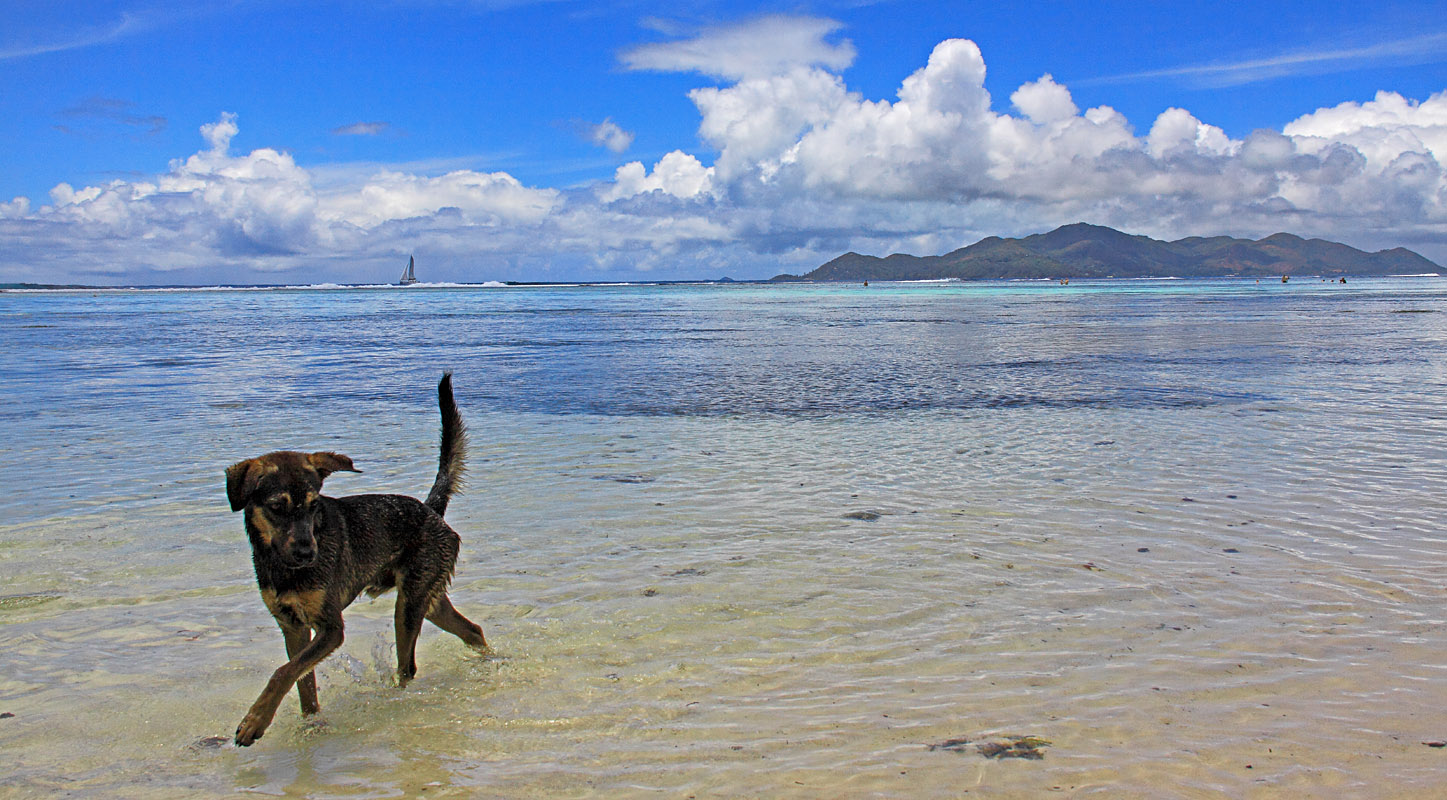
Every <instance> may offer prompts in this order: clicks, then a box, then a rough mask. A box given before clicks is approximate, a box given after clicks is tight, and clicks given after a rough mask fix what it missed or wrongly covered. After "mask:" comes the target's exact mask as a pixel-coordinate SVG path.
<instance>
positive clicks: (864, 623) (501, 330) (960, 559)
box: [0, 280, 1447, 797]
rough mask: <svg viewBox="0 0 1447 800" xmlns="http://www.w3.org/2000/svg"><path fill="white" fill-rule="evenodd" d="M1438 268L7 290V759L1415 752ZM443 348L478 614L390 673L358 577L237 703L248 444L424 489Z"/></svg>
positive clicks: (452, 779)
mask: <svg viewBox="0 0 1447 800" xmlns="http://www.w3.org/2000/svg"><path fill="white" fill-rule="evenodd" d="M1444 297H1447V294H1444V292H1443V291H1442V289H1441V288H1440V284H1439V283H1438V282H1436V281H1427V280H1413V281H1406V280H1395V281H1387V280H1381V281H1357V282H1354V283H1353V284H1351V285H1350V286H1349V287H1347V286H1336V285H1333V286H1331V288H1330V290H1328V289H1327V288H1326V287H1325V286H1323V287H1314V286H1311V285H1303V286H1299V287H1298V286H1295V285H1293V286H1290V287H1286V288H1283V287H1281V286H1279V285H1278V286H1271V287H1269V288H1268V287H1266V286H1257V285H1254V284H1246V283H1230V282H1220V283H1210V282H1202V283H1197V282H1173V283H1170V284H1158V283H1151V284H1143V283H1101V284H1089V283H1085V284H1078V285H1077V283H1072V285H1071V286H1069V287H1068V288H1064V287H1054V286H1051V287H1050V288H1048V289H1047V288H1045V287H1044V286H1042V285H1018V284H1017V285H1003V284H996V285H984V286H973V285H969V286H937V285H936V286H894V287H879V286H874V287H870V289H869V290H863V289H862V288H860V287H756V286H744V287H683V288H675V287H652V288H624V289H597V288H594V289H566V290H563V289H537V290H533V289H527V290H447V291H441V290H439V291H430V292H419V293H410V292H408V293H400V292H386V291H371V292H368V291H357V292H266V293H245V294H239V293H231V294H225V293H217V294H204V293H196V294H186V293H180V294H166V295H153V294H145V293H135V294H110V295H106V296H102V297H96V298H92V297H90V296H88V295H85V294H70V293H66V294H56V295H25V296H13V295H0V330H4V332H5V334H6V336H7V338H8V340H9V341H11V342H12V343H15V344H14V345H13V346H12V348H11V350H10V352H11V354H12V355H11V358H9V359H7V360H6V361H4V362H3V367H0V369H3V372H0V374H3V379H4V384H5V386H6V388H7V391H6V392H5V393H4V396H3V397H0V416H3V417H4V424H5V425H6V427H7V431H8V433H7V436H6V437H5V439H4V441H3V443H0V456H3V457H0V469H3V470H4V474H3V477H4V480H5V483H6V486H7V488H9V489H10V491H9V492H7V493H6V496H5V497H4V498H3V500H0V506H3V518H0V519H3V521H0V575H3V578H4V580H3V583H4V587H3V588H0V714H13V715H14V716H11V717H5V718H0V747H3V748H4V751H5V753H6V757H7V758H6V760H7V762H8V763H7V767H8V769H7V770H5V773H6V774H4V775H0V795H14V796H31V795H45V794H63V793H69V794H71V795H74V796H82V797H87V796H89V797H112V796H133V797H181V796H186V797H191V796H234V795H235V794H237V793H239V792H258V793H263V794H271V795H278V796H282V795H302V796H319V797H320V796H327V797H330V796H338V795H345V796H362V797H371V796H397V795H402V796H475V795H479V794H481V795H488V796H539V795H545V796H553V795H557V796H565V797H566V796H589V795H594V794H617V795H633V794H639V795H641V794H649V793H657V792H662V793H666V794H669V795H686V794H692V793H702V794H709V795H715V796H763V795H766V796H778V795H785V796H788V795H793V796H801V797H816V796H871V795H873V796H911V797H913V796H923V797H956V796H959V795H961V794H963V793H965V792H966V790H968V793H969V794H970V795H984V796H997V797H1034V796H1040V795H1041V794H1046V793H1056V792H1059V793H1064V794H1068V795H1090V794H1097V795H1101V796H1121V795H1126V796H1150V797H1205V796H1217V795H1219V794H1225V795H1229V796H1257V795H1260V796H1283V797H1285V796H1301V795H1316V796H1332V795H1351V796H1380V797H1387V796H1399V795H1401V794H1403V793H1409V794H1419V795H1420V794H1422V793H1424V792H1431V791H1433V790H1435V789H1437V788H1438V787H1440V786H1442V785H1443V783H1444V781H1447V766H1444V762H1443V761H1442V758H1443V751H1442V750H1439V749H1436V748H1433V747H1429V746H1427V745H1424V744H1423V742H1428V741H1440V740H1443V739H1447V715H1444V713H1443V712H1442V710H1441V709H1442V708H1443V707H1444V700H1447V691H1444V690H1443V689H1442V686H1443V685H1444V684H1443V680H1442V678H1443V677H1444V676H1443V675H1442V674H1441V673H1442V671H1443V667H1442V666H1441V665H1443V664H1444V663H1447V659H1444V655H1447V654H1444V652H1443V646H1442V635H1441V634H1442V632H1443V628H1444V611H1443V603H1442V600H1443V597H1442V588H1441V576H1442V574H1443V567H1444V563H1447V541H1444V536H1443V533H1442V528H1441V524H1440V521H1441V520H1442V519H1443V518H1444V514H1443V511H1444V504H1447V500H1444V499H1443V497H1444V493H1443V492H1442V488H1443V487H1442V477H1441V476H1442V475H1443V474H1444V470H1443V467H1444V463H1443V462H1444V453H1447V450H1444V448H1443V447H1442V445H1441V442H1442V441H1443V437H1442V434H1443V432H1444V431H1443V429H1444V426H1447V422H1444V415H1443V414H1442V413H1441V412H1440V398H1441V397H1442V396H1443V393H1442V389H1443V382H1444V372H1443V366H1444V364H1447V317H1444V316H1443V315H1441V314H1440V313H1410V314H1404V313H1393V312H1397V311H1402V310H1411V311H1428V312H1440V311H1443V310H1447V302H1444ZM42 324H43V325H47V326H50V327H35V326H36V325H42ZM17 353H24V354H25V356H26V357H25V358H16V357H15V355H16V354H17ZM444 368H450V369H455V370H456V371H457V378H456V381H457V388H458V396H459V402H460V403H461V405H462V407H463V411H464V414H465V415H466V416H467V418H468V420H469V422H470V424H471V425H472V428H473V431H474V435H473V441H474V450H473V457H472V466H473V469H472V484H471V485H472V488H471V490H470V491H469V492H468V493H467V494H465V495H463V496H461V497H460V498H458V500H457V501H456V502H455V503H454V504H453V506H452V508H451V509H449V519H450V520H451V521H452V523H453V524H454V526H455V527H456V528H457V529H458V530H459V531H460V532H461V533H462V535H463V539H464V544H463V555H462V558H461V560H460V562H459V565H458V570H457V578H456V581H455V583H454V592H453V596H454V600H455V602H456V604H457V605H458V607H459V608H460V609H461V610H462V611H463V612H464V613H465V614H467V615H468V616H470V617H472V618H473V619H475V620H477V621H478V622H480V623H481V624H482V625H483V626H484V628H485V629H486V631H487V635H488V639H489V641H490V642H492V643H493V646H494V647H495V648H496V650H495V652H494V653H493V654H492V655H491V656H490V657H480V656H478V655H476V654H473V653H471V652H470V651H468V650H467V649H466V648H465V647H463V646H462V645H461V644H459V643H458V642H456V641H455V640H454V639H453V638H452V637H450V636H446V635H441V634H439V633H438V632H437V631H435V630H434V629H430V628H429V629H428V630H426V631H425V632H424V635H423V640H422V643H421V646H420V650H419V656H418V663H419V670H420V671H419V675H418V678H417V680H416V681H415V682H414V683H413V684H412V685H410V686H409V687H408V688H407V689H406V690H398V689H396V688H394V687H393V686H392V676H391V670H392V662H393V659H394V654H393V651H392V634H391V597H390V596H387V597H383V598H381V599H379V600H376V601H369V602H362V603H359V604H358V605H356V606H354V607H353V608H351V609H350V610H349V611H348V614H347V622H348V630H347V637H348V638H347V642H346V644H345V645H344V646H343V649H342V652H341V653H340V654H338V655H336V656H333V657H332V658H330V659H328V661H327V662H325V663H324V664H323V666H322V668H321V669H320V671H319V679H320V685H321V699H322V707H323V712H322V714H321V715H320V716H319V718H318V719H317V720H315V721H308V722H304V721H302V720H301V718H300V715H299V714H298V713H297V708H296V705H295V701H294V700H292V699H289V700H288V702H287V704H285V705H283V707H282V709H281V711H280V713H279V714H278V716H277V721H276V723H275V724H274V725H273V727H272V728H271V730H270V731H269V732H268V734H267V736H266V738H264V739H263V740H261V741H260V742H259V743H258V744H257V745H256V746H254V747H252V748H250V749H245V750H242V749H237V748H234V747H232V746H230V745H221V746H217V745H216V743H215V742H213V741H207V740H208V737H217V736H222V737H229V735H230V733H231V731H232V729H233V728H234V727H235V725H236V723H237V722H238V721H239V719H240V716H241V714H242V713H244V711H245V709H246V707H247V706H248V705H249V704H250V702H251V701H252V700H253V699H254V698H255V696H256V694H257V692H259V691H260V689H261V686H262V684H263V683H264V681H265V679H266V677H267V675H269V673H270V671H271V670H272V669H274V668H275V667H276V666H277V665H278V664H280V663H281V661H282V660H283V658H284V655H283V648H282V643H281V638H280V636H279V634H278V633H277V631H276V628H275V625H274V624H273V623H272V622H271V620H270V618H269V616H268V615H267V614H266V612H265V610H264V608H263V607H262V605H261V603H260V600H259V598H258V597H257V594H256V590H255V587H254V585H253V583H252V581H251V576H250V564H249V555H248V553H247V551H246V544H245V536H244V534H243V533H242V530H241V524H240V521H239V519H238V518H237V517H235V516H234V515H231V514H229V513H227V511H226V505H225V500H224V494H223V487H222V480H221V469H222V468H223V467H224V466H225V465H226V464H228V463H231V462H232V461H234V460H236V459H237V458H240V457H244V456H248V455H255V454H257V453H259V452H263V451H265V450H269V449H275V448H279V447H305V448H309V449H321V448H326V449H336V450H340V451H342V452H346V453H348V454H349V455H351V456H352V457H353V458H354V459H356V461H357V464H358V466H359V467H360V468H362V469H363V470H365V474H362V475H345V476H343V475H337V476H334V478H333V479H332V480H331V481H330V482H329V490H330V491H331V492H332V493H336V494H343V493H351V492H362V491H393V490H396V491H408V492H411V493H418V494H420V493H422V492H424V491H425V488H426V487H427V486H428V485H429V484H430V481H431V474H430V470H431V469H432V468H433V464H434V459H435V451H434V448H435V442H434V439H435V435H436V434H435V431H436V420H435V418H434V416H433V415H434V414H435V411H434V410H433V409H432V406H431V404H432V402H433V398H432V396H431V392H432V387H433V385H434V384H435V379H436V376H437V374H438V373H439V372H440V371H441V370H442V369H444ZM1011 736H1013V737H1026V736H1034V737H1039V738H1041V739H1043V740H1047V741H1048V742H1050V744H1049V746H1048V747H1044V748H1043V749H1042V752H1043V754H1044V757H1043V758H1042V759H1041V760H1027V759H1019V758H1016V759H1008V758H1005V759H998V760H996V759H987V758H985V757H984V756H983V755H981V754H980V753H979V752H977V751H976V750H974V749H972V748H970V747H961V746H953V747H937V748H935V749H931V747H930V746H931V745H939V744H942V743H947V742H950V741H952V740H961V739H963V740H968V741H971V742H976V741H978V742H988V741H991V740H1003V739H1005V738H1007V737H1011Z"/></svg>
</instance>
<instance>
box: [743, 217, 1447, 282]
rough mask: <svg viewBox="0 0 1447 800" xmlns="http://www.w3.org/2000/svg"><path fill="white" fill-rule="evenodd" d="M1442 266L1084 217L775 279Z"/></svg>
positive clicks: (1286, 239) (1396, 252)
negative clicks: (1158, 232)
mask: <svg viewBox="0 0 1447 800" xmlns="http://www.w3.org/2000/svg"><path fill="white" fill-rule="evenodd" d="M1441 269H1442V268H1441V267H1439V266H1437V265H1436V264H1435V263H1433V262H1431V261H1429V260H1427V259H1426V258H1423V257H1422V256H1420V255H1418V254H1417V253H1414V252H1412V251H1411V250H1407V249H1406V248H1402V247H1395V248H1392V249H1391V250H1381V251H1378V252H1375V253H1367V252H1364V251H1362V250H1358V249H1356V248H1355V247H1351V246H1349V245H1345V244H1340V243H1338V242H1328V241H1326V240H1324V239H1303V238H1301V237H1300V236H1293V235H1292V234H1289V233H1277V234H1273V235H1271V236H1267V237H1266V238H1264V239H1257V240H1255V241H1252V240H1250V239H1237V238H1233V237H1230V236H1210V237H1201V236H1192V237H1188V238H1185V239H1177V240H1176V241H1173V242H1163V241H1160V240H1159V239H1152V238H1150V237H1149V236H1136V235H1132V234H1128V233H1122V232H1121V231H1118V230H1116V229H1114V228H1107V227H1104V226H1101V225H1089V224H1086V223H1083V222H1080V223H1076V224H1074V225H1064V226H1062V227H1059V228H1056V229H1055V230H1053V231H1050V232H1049V233H1037V234H1035V235H1033V236H1026V237H1024V238H1021V239H1002V238H1000V237H998V236H991V237H989V238H986V239H981V240H980V241H978V242H976V243H975V244H972V245H970V246H968V247H962V248H960V249H958V250H955V251H953V252H949V253H945V254H944V255H940V256H911V255H903V254H895V255H891V256H886V257H883V258H880V257H878V256H866V255H860V254H859V253H845V254H844V255H842V256H839V257H838V258H836V259H834V260H833V261H830V262H829V263H827V264H824V265H823V266H820V267H818V268H817V269H815V270H813V271H812V272H809V273H807V274H805V275H778V276H776V277H774V278H772V279H771V280H773V281H780V282H786V281H919V280H944V279H951V278H952V279H956V280H965V281H976V280H1019V279H1059V280H1066V279H1070V278H1221V277H1243V278H1247V277H1255V278H1261V277H1269V276H1281V277H1285V276H1289V275H1313V276H1315V275H1320V276H1323V277H1332V278H1338V277H1346V276H1358V275H1360V276H1368V275H1424V274H1432V273H1437V272H1440V271H1441Z"/></svg>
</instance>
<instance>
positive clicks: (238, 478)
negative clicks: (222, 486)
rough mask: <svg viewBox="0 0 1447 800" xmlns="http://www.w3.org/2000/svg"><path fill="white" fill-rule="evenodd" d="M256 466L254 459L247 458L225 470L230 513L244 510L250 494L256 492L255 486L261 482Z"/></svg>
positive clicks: (259, 472) (259, 471)
mask: <svg viewBox="0 0 1447 800" xmlns="http://www.w3.org/2000/svg"><path fill="white" fill-rule="evenodd" d="M257 466H258V462H257V460H256V459H254V458H248V459H246V460H245V461H238V462H236V463H235V464H232V465H231V466H229V467H227V468H226V499H227V500H230V501H231V510H232V511H240V510H241V509H243V508H246V503H247V501H248V500H250V499H251V493H252V492H255V491H256V484H257V483H258V482H259V481H260V480H261V470H260V469H257Z"/></svg>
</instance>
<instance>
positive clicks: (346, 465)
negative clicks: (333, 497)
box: [306, 453, 361, 480]
mask: <svg viewBox="0 0 1447 800" xmlns="http://www.w3.org/2000/svg"><path fill="white" fill-rule="evenodd" d="M306 463H308V464H310V465H311V468H312V469H314V470H316V471H317V474H318V475H321V476H322V480H326V479H327V476H328V475H330V474H332V473H333V472H361V470H359V469H357V468H356V467H354V466H352V460H351V459H350V458H347V457H346V456H344V455H342V454H341V453H312V454H311V455H309V456H307V457H306Z"/></svg>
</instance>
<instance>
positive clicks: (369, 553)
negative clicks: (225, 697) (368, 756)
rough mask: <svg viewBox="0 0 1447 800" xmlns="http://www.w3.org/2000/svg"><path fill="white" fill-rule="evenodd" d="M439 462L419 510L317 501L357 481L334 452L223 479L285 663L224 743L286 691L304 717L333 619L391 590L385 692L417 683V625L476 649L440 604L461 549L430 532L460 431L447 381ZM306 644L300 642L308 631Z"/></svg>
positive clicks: (251, 462) (457, 467)
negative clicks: (337, 475)
mask: <svg viewBox="0 0 1447 800" xmlns="http://www.w3.org/2000/svg"><path fill="white" fill-rule="evenodd" d="M437 404H438V407H439V408H440V409H441V412H442V453H441V457H440V458H439V460H438V466H437V479H436V481H435V482H434V483H433V484H432V491H431V492H430V493H429V494H428V495H427V502H425V503H422V502H418V501H417V500H416V499H414V498H411V497H406V496H403V495H398V494H361V495H353V496H351V497H336V498H333V497H324V496H322V494H321V488H322V481H324V480H326V478H327V476H328V475H331V474H332V473H333V472H361V470H359V469H356V468H355V467H353V466H352V460H351V459H350V458H348V457H346V456H344V455H341V454H340V453H327V452H322V453H296V452H290V451H281V452H276V453H268V454H266V455H264V456H259V457H257V458H249V459H247V460H245V461H241V462H239V463H236V464H233V465H231V466H230V467H228V468H227V469H226V498H227V500H229V501H230V502H231V510H232V511H241V510H243V509H244V510H245V511H246V515H245V519H246V534H247V536H248V537H249V538H250V539H251V560H252V563H253V564H254V565H255V566H256V583H257V586H258V587H259V588H260V589H261V599H262V601H263V602H265V603H266V607H267V608H268V609H269V610H270V611H271V615H272V616H273V617H275V618H276V624H277V625H279V626H281V632H282V636H284V637H285V639H286V655H287V658H289V659H290V660H289V661H287V662H286V663H285V664H283V665H282V666H281V667H280V668H278V669H277V670H276V672H274V673H273V674H272V676H271V680H270V681H268V682H267V684H266V688H265V689H264V690H262V692H261V696H260V697H258V698H256V702H255V703H253V704H252V706H251V710H250V711H248V712H247V714H246V717H245V718H243V719H242V720H241V724H240V725H239V726H237V728H236V744H238V745H240V746H242V747H246V746H248V745H250V744H251V743H252V742H254V741H256V740H257V739H259V738H261V735H262V734H263V733H265V732H266V728H267V726H268V725H270V724H271V720H272V718H273V717H275V716H276V709H277V706H279V705H280V704H281V701H282V699H283V698H285V697H286V693H287V692H288V691H290V690H291V687H292V685H293V684H295V685H296V687H297V694H298V695H299V697H300V699H301V713H302V714H304V715H306V714H315V713H316V712H317V710H318V709H319V708H320V706H319V705H318V704H317V684H316V675H315V674H314V673H313V672H312V670H313V668H315V667H316V665H317V664H319V663H321V661H322V659H324V658H326V657H327V655H329V654H330V653H331V652H332V651H333V650H336V649H337V647H338V646H340V645H341V643H342V627H343V626H342V609H344V608H346V607H347V606H348V605H350V604H351V602H352V601H353V600H355V599H357V596H358V595H360V594H361V593H362V592H364V591H365V592H366V593H367V594H369V595H371V596H373V597H376V596H377V595H379V594H381V593H382V592H385V591H387V590H388V589H392V588H396V589H397V608H396V612H395V620H396V631H397V684H398V686H406V685H407V682H408V681H410V680H412V677H413V676H414V675H416V674H417V662H416V659H415V658H414V656H415V652H416V646H417V635H418V633H420V632H421V629H422V620H423V618H424V617H425V618H426V619H427V620H428V621H430V622H432V623H433V624H434V625H436V626H437V627H439V628H441V629H443V630H445V631H447V632H448V633H451V634H453V635H455V636H457V637H458V638H460V639H462V641H464V642H466V643H467V644H468V645H470V646H472V647H475V648H477V649H479V650H481V649H484V648H486V647H487V641H486V640H485V639H484V638H483V636H482V628H480V627H478V626H477V625H475V624H474V623H473V622H472V621H470V620H469V619H467V618H466V617H464V616H462V614H460V613H458V611H457V609H455V608H453V607H452V602H451V601H450V600H448V599H447V586H448V584H449V583H450V582H451V580H452V571H453V568H454V566H455V565H456V562H457V551H458V547H459V546H460V544H461V539H460V537H458V535H457V533H456V532H455V531H453V530H452V528H450V527H449V526H448V525H447V523H446V522H443V521H442V514H443V512H445V511H446V510H447V501H448V500H449V499H450V498H451V497H452V495H453V494H454V493H455V492H456V491H457V490H458V489H459V488H461V485H462V473H463V469H464V460H465V458H466V455H467V428H466V426H464V425H463V422H462V415H461V414H459V413H458V411H457V404H456V402H455V401H454V400H453V398H452V374H451V373H446V374H444V375H443V376H442V380H441V382H439V383H438V384H437ZM313 631H315V632H316V636H315V637H313V636H312V632H313Z"/></svg>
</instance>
